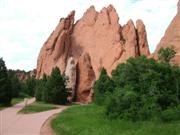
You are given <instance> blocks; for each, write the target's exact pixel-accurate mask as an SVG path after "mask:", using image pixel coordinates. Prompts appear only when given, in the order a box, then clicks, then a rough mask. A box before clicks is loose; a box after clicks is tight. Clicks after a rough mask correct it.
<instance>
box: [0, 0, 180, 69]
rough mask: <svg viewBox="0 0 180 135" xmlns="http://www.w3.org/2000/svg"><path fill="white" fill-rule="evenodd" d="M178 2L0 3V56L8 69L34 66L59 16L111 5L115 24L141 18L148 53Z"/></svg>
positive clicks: (59, 0) (77, 0)
mask: <svg viewBox="0 0 180 135" xmlns="http://www.w3.org/2000/svg"><path fill="white" fill-rule="evenodd" d="M177 2H178V0H73V1H72V0H65V1H64V0H0V57H3V59H4V60H5V61H6V65H7V67H8V68H11V69H24V70H26V71H28V70H31V69H33V68H35V67H36V61H37V57H38V53H39V51H40V48H41V47H42V45H43V43H44V42H45V41H46V39H47V37H48V36H49V35H50V33H51V32H52V30H53V29H54V28H55V27H56V25H57V23H58V21H59V19H60V18H61V17H66V16H67V14H68V13H69V12H70V11H71V10H75V11H76V20H77V19H79V18H80V17H81V16H82V15H83V13H84V12H85V11H86V9H87V8H88V7H90V6H91V5H94V6H95V7H96V10H97V11H99V10H101V9H102V8H103V7H104V6H108V5H109V4H113V6H114V7H115V8H116V10H117V12H118V14H119V18H120V20H119V22H120V24H121V25H123V24H125V23H126V22H127V21H128V20H129V19H130V18H131V19H133V20H134V21H136V20H137V19H142V20H143V21H144V23H145V25H146V29H147V34H148V41H149V45H150V50H151V52H153V51H154V49H155V47H156V45H157V43H158V42H159V41H160V39H161V37H162V36H163V34H164V32H165V30H166V28H167V26H168V25H169V23H170V21H171V20H172V18H173V17H174V16H175V14H176V10H177V9H176V5H177Z"/></svg>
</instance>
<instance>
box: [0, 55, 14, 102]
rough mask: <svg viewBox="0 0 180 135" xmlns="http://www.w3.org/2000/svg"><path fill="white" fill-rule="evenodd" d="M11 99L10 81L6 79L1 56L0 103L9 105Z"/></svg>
mask: <svg viewBox="0 0 180 135" xmlns="http://www.w3.org/2000/svg"><path fill="white" fill-rule="evenodd" d="M11 99H12V89H11V81H10V80H9V79H8V73H7V68H6V65H5V62H4V60H3V59H2V58H0V104H4V105H10V103H11Z"/></svg>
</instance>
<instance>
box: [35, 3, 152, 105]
mask: <svg viewBox="0 0 180 135" xmlns="http://www.w3.org/2000/svg"><path fill="white" fill-rule="evenodd" d="M146 36H147V35H146V30H145V26H144V24H143V22H142V21H141V20H138V21H137V22H136V27H135V25H134V23H133V21H132V20H129V21H128V23H127V24H126V25H124V26H121V25H120V24H119V17H118V15H117V13H116V10H115V9H114V7H113V6H112V5H109V6H108V7H107V8H103V9H102V10H101V11H100V12H97V11H96V10H95V8H94V6H91V7H90V8H89V9H87V11H86V12H85V13H84V15H83V17H82V18H81V19H80V20H78V21H77V22H76V23H75V24H74V12H71V13H70V15H69V16H68V17H67V18H63V19H61V20H60V22H59V24H58V26H57V27H56V29H55V30H54V32H53V33H52V34H51V35H50V37H49V38H48V40H47V41H46V42H45V44H44V45H43V47H42V49H41V51H40V54H39V57H38V62H37V78H41V77H42V76H43V74H44V73H45V74H48V75H49V74H50V73H51V70H52V68H53V67H55V66H57V67H59V68H60V70H61V72H62V73H64V71H65V69H66V65H67V59H68V58H69V57H73V58H74V60H75V63H76V64H78V71H77V76H78V77H79V78H78V80H79V81H78V83H77V84H76V97H77V100H78V101H83V102H84V101H89V99H88V98H84V97H89V96H81V95H79V94H80V93H85V94H82V95H89V89H90V88H91V87H92V86H91V84H92V82H93V81H94V79H92V78H93V76H90V75H89V74H92V72H94V73H95V77H96V79H97V78H98V77H99V73H100V70H101V69H102V67H104V68H105V69H106V70H107V72H108V74H109V75H110V74H111V72H112V70H113V69H115V68H116V66H117V65H118V64H119V63H122V62H126V60H127V59H128V58H129V57H136V56H140V55H146V56H148V55H149V47H148V42H147V37H146ZM84 53H86V55H85V54H84ZM82 54H83V55H82ZM88 59H89V60H88ZM89 61H90V62H89ZM82 63H84V64H85V65H83V64H82ZM90 67H92V68H90ZM86 68H87V69H86ZM85 71H86V72H87V73H85ZM89 72H90V73H89ZM81 78H85V80H88V83H86V82H84V81H85V80H84V79H81ZM90 81H92V82H90ZM83 82H84V83H83ZM87 91H88V92H87ZM87 93H88V94H87Z"/></svg>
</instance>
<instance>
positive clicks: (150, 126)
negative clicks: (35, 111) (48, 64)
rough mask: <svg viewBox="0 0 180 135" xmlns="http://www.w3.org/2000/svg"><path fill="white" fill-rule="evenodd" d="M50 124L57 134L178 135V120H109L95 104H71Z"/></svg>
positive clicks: (179, 134) (179, 129) (179, 132)
mask: <svg viewBox="0 0 180 135" xmlns="http://www.w3.org/2000/svg"><path fill="white" fill-rule="evenodd" d="M51 125H52V128H53V129H54V130H55V132H56V133H57V135H180V122H175V123H161V122H151V121H147V122H136V123H133V122H128V121H121V120H113V121H110V120H108V119H107V118H106V117H105V116H104V113H103V109H102V108H100V107H98V106H96V105H87V106H73V107H71V108H69V109H67V110H65V111H64V112H62V113H61V114H59V115H58V117H57V118H56V119H54V120H53V121H52V123H51Z"/></svg>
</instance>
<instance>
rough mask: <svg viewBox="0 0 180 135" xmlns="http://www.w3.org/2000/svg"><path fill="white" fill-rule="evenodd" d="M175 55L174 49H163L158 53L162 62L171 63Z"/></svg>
mask: <svg viewBox="0 0 180 135" xmlns="http://www.w3.org/2000/svg"><path fill="white" fill-rule="evenodd" d="M175 54H176V52H175V50H174V49H173V47H167V48H161V49H160V50H159V51H158V58H159V60H160V61H161V62H165V63H169V62H170V60H171V59H172V58H173V57H174V56H175Z"/></svg>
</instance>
